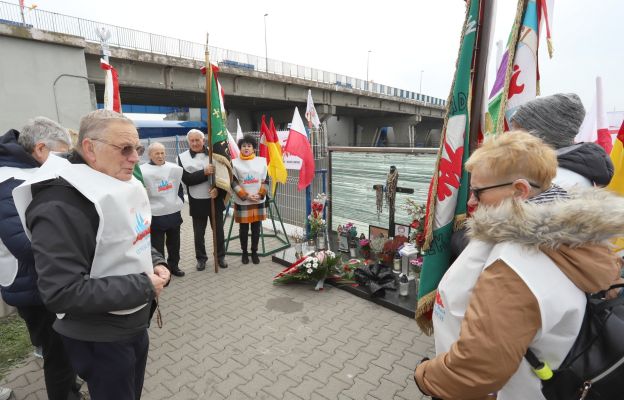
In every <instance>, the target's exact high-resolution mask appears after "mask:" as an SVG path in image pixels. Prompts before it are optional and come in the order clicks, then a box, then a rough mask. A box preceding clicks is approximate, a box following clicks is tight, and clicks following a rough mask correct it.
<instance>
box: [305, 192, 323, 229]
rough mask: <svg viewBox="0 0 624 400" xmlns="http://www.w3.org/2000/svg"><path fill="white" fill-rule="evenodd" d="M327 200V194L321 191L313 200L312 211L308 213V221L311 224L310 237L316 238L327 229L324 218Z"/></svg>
mask: <svg viewBox="0 0 624 400" xmlns="http://www.w3.org/2000/svg"><path fill="white" fill-rule="evenodd" d="M326 201H327V195H325V193H319V194H318V195H317V196H316V198H315V199H314V200H312V211H311V212H310V215H308V223H309V224H310V237H311V238H314V237H316V236H317V235H318V234H319V233H321V232H323V231H324V230H325V226H326V224H327V222H326V221H325V219H324V218H323V210H324V209H325V202H326Z"/></svg>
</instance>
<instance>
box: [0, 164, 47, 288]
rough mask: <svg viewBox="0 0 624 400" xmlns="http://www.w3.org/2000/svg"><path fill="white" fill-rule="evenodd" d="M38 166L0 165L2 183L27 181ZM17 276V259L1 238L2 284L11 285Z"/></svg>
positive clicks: (0, 269)
mask: <svg viewBox="0 0 624 400" xmlns="http://www.w3.org/2000/svg"><path fill="white" fill-rule="evenodd" d="M37 170H38V168H14V167H0V183H2V182H5V181H8V180H9V179H16V180H20V181H25V180H27V179H28V178H30V177H31V176H32V175H33V174H34V173H35V172H37ZM16 276H17V259H16V258H15V257H13V254H11V252H10V251H9V249H7V247H6V246H5V245H4V243H3V242H2V240H0V286H5V287H6V286H11V284H13V281H14V280H15V277H16Z"/></svg>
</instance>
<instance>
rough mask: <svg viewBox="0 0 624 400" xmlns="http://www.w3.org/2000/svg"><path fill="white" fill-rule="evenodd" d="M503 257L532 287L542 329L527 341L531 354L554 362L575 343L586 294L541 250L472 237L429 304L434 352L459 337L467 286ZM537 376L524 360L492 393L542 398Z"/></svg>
mask: <svg viewBox="0 0 624 400" xmlns="http://www.w3.org/2000/svg"><path fill="white" fill-rule="evenodd" d="M497 260H502V261H504V262H505V264H507V265H508V266H509V267H510V268H512V269H513V270H514V272H516V274H518V276H519V277H520V278H521V279H522V280H523V281H524V282H525V283H526V285H527V286H528V288H529V289H530V290H531V292H533V294H534V296H535V298H536V299H537V302H538V304H539V308H540V314H541V329H540V330H539V331H538V332H537V335H536V336H535V338H534V339H533V342H531V346H530V347H531V349H532V350H533V351H534V353H535V354H536V356H537V357H538V358H539V359H540V360H542V361H547V362H548V364H549V365H550V367H551V368H552V369H556V368H557V367H559V365H560V364H561V362H562V361H563V360H564V358H565V357H566V355H567V354H568V352H569V351H570V348H571V347H572V345H573V344H574V341H575V340H576V337H577V335H578V332H579V331H580V328H581V323H582V321H583V316H584V315H585V302H586V300H585V294H584V293H583V292H582V291H581V290H580V289H578V288H577V287H576V286H575V285H574V283H573V282H572V281H570V280H569V279H568V278H567V277H566V276H565V274H564V273H563V272H562V271H561V270H560V269H559V267H557V265H556V264H555V263H554V262H553V261H552V260H551V259H550V258H549V257H548V256H546V255H545V254H544V253H542V252H541V251H539V250H535V249H533V248H528V247H523V246H521V245H519V244H516V243H509V242H506V243H500V244H497V245H493V244H489V243H485V242H482V241H479V240H474V239H473V240H471V241H470V244H469V245H468V247H466V249H465V250H464V251H463V252H462V253H461V254H460V256H459V257H458V258H457V260H456V261H455V262H454V263H453V265H451V267H450V268H449V270H448V271H447V272H446V274H444V277H443V278H442V280H441V281H440V285H439V286H438V293H437V295H436V301H435V304H434V307H433V326H434V336H435V346H436V353H437V354H441V353H445V352H448V351H449V350H450V348H451V345H452V344H453V343H454V342H455V341H457V339H459V333H460V328H461V322H462V320H463V319H464V314H465V312H466V308H467V307H468V303H469V302H470V296H471V295H472V289H473V288H474V286H475V284H476V282H477V280H478V279H479V276H480V274H481V272H483V270H485V269H486V268H488V267H489V266H490V265H492V264H493V263H494V262H495V261H497ZM540 389H541V383H540V380H539V378H538V377H537V376H536V375H535V373H533V371H532V370H531V367H530V365H529V363H528V362H527V361H526V359H523V360H522V362H521V364H520V366H519V368H518V370H517V371H516V373H515V374H514V375H513V376H512V377H511V378H510V379H509V381H508V382H507V383H506V384H505V386H503V388H502V389H501V390H499V391H498V393H497V399H498V400H517V399H544V396H543V395H542V393H541V390H540Z"/></svg>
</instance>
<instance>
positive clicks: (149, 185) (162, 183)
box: [141, 162, 184, 217]
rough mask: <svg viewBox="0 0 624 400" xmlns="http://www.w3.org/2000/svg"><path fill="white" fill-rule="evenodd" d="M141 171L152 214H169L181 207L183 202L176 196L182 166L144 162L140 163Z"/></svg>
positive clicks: (180, 179) (180, 180)
mask: <svg viewBox="0 0 624 400" xmlns="http://www.w3.org/2000/svg"><path fill="white" fill-rule="evenodd" d="M141 173H142V174H143V182H144V183H145V189H147V196H148V197H149V201H150V206H151V208H152V215H153V216H157V217H159V216H162V215H169V214H173V213H175V212H178V211H180V210H181V209H182V206H183V204H184V203H183V202H182V199H181V198H180V196H178V190H179V189H180V182H182V167H180V166H179V165H177V164H174V163H170V162H165V163H164V164H163V165H152V164H150V163H146V164H143V165H141Z"/></svg>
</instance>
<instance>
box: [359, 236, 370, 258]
mask: <svg viewBox="0 0 624 400" xmlns="http://www.w3.org/2000/svg"><path fill="white" fill-rule="evenodd" d="M360 251H361V252H362V257H364V258H370V252H371V242H370V240H368V239H366V238H363V239H360Z"/></svg>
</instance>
